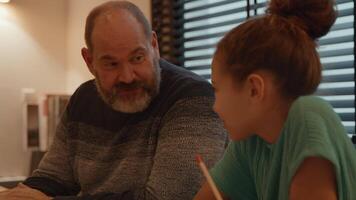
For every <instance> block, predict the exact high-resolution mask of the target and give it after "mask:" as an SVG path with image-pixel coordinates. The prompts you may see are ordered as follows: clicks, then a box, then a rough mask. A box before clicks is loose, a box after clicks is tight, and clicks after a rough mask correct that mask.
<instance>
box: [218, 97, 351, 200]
mask: <svg viewBox="0 0 356 200" xmlns="http://www.w3.org/2000/svg"><path fill="white" fill-rule="evenodd" d="M311 156H314V157H315V156H316V157H322V158H324V159H327V160H329V161H330V162H331V163H333V165H334V167H335V173H336V177H337V189H338V195H339V199H340V200H355V199H356V150H355V148H354V146H353V145H352V143H351V141H350V139H349V138H348V136H347V134H346V131H345V129H344V127H343V125H342V124H341V120H340V118H339V117H338V115H337V114H336V113H335V112H334V111H333V109H332V107H331V106H330V105H329V104H328V103H327V102H325V101H324V100H322V99H320V98H318V97H313V96H306V97H300V98H298V99H297V100H296V101H295V102H294V103H293V104H292V107H291V109H290V111H289V113H288V118H287V120H286V122H285V124H284V127H283V130H282V132H281V135H280V137H279V138H278V140H277V142H276V143H275V144H268V143H267V142H265V141H264V140H262V139H261V138H260V137H258V136H253V137H250V138H248V139H246V140H243V141H238V142H231V143H230V144H229V146H228V148H227V150H226V152H225V154H224V157H223V159H222V160H221V161H219V163H217V164H216V165H215V167H214V168H213V169H211V175H212V177H213V179H214V181H215V182H216V184H217V187H218V188H219V189H220V191H222V192H223V193H224V194H225V195H227V196H228V197H230V199H237V200H244V199H249V200H250V199H264V200H276V199H279V200H286V199H288V191H289V187H290V184H291V180H292V178H293V176H294V175H295V173H296V170H297V169H298V167H299V166H300V165H301V163H302V162H303V160H304V159H306V158H307V157H311Z"/></svg>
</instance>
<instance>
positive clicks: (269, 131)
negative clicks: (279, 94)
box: [256, 99, 294, 144]
mask: <svg viewBox="0 0 356 200" xmlns="http://www.w3.org/2000/svg"><path fill="white" fill-rule="evenodd" d="M293 101H294V99H291V100H283V101H279V102H277V101H276V102H274V103H272V104H271V106H270V107H269V109H267V110H266V112H265V113H264V117H263V119H262V120H261V121H260V126H259V127H258V130H256V133H257V135H258V136H260V137H261V138H262V139H263V140H265V141H266V142H268V143H270V144H274V143H276V142H277V140H278V138H279V136H280V134H281V132H282V129H283V127H284V124H285V122H286V120H287V118H288V113H289V109H290V107H291V105H292V103H293Z"/></svg>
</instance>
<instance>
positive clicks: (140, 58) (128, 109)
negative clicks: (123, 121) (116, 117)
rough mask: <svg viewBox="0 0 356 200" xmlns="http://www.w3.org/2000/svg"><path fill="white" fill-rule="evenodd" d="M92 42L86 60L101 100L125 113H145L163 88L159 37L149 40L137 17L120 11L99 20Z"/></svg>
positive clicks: (96, 22) (96, 23) (100, 17)
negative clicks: (160, 88)
mask: <svg viewBox="0 0 356 200" xmlns="http://www.w3.org/2000/svg"><path fill="white" fill-rule="evenodd" d="M91 39H92V44H93V48H92V50H91V51H89V50H87V54H88V56H85V54H86V53H85V52H83V56H84V59H85V60H86V63H87V65H88V67H89V69H90V71H91V72H92V74H93V75H94V76H95V80H96V86H97V89H98V91H99V94H100V96H101V97H102V99H103V100H104V101H105V102H106V103H107V104H108V105H110V106H111V107H112V108H113V109H114V110H116V111H120V112H124V113H136V112H141V111H143V110H144V109H146V108H147V107H148V105H149V104H150V102H151V101H152V99H153V98H154V97H155V96H156V95H157V94H158V92H159V85H160V67H159V61H158V60H159V53H158V44H157V39H156V35H155V34H153V36H152V38H147V36H146V35H145V34H144V32H143V28H142V27H141V25H140V24H139V22H137V21H136V19H135V18H134V17H132V16H131V15H130V14H128V13H127V12H125V11H118V12H115V13H110V12H109V13H106V14H103V15H102V16H99V17H98V18H97V19H96V21H95V27H94V30H93V33H92V37H91ZM83 51H85V50H83ZM86 57H87V58H86Z"/></svg>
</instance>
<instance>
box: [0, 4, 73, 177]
mask: <svg viewBox="0 0 356 200" xmlns="http://www.w3.org/2000/svg"><path fill="white" fill-rule="evenodd" d="M67 10H68V9H67V0H50V1H48V0H12V1H11V3H9V4H0V45H1V48H0V80H1V84H0V93H1V95H0V177H1V176H24V175H27V174H28V173H29V172H28V169H29V166H30V163H29V160H30V152H29V151H25V150H24V148H23V139H22V132H21V131H22V126H21V125H22V110H21V105H22V104H21V103H22V96H21V90H22V88H33V89H35V90H36V91H37V92H39V93H42V92H65V91H66V89H67V88H66V56H67V55H66V48H67V47H66V41H67V36H66V35H67V31H66V27H67Z"/></svg>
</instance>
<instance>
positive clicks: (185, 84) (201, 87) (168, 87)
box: [160, 59, 214, 98]
mask: <svg viewBox="0 0 356 200" xmlns="http://www.w3.org/2000/svg"><path fill="white" fill-rule="evenodd" d="M160 65H161V69H162V83H161V87H162V92H163V93H164V92H169V93H171V94H172V93H173V94H175V95H178V96H179V97H180V98H184V97H196V96H209V97H213V96H214V92H213V89H212V86H211V84H210V83H209V82H208V81H207V80H205V79H204V78H202V77H201V76H199V75H197V74H195V73H193V72H191V71H189V70H187V69H185V68H183V67H179V66H176V65H173V64H171V63H169V62H167V61H165V60H163V59H161V60H160ZM173 91H175V92H173Z"/></svg>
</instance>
